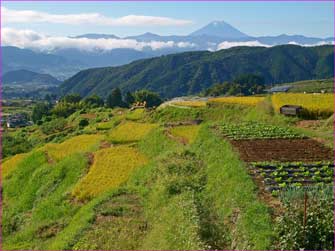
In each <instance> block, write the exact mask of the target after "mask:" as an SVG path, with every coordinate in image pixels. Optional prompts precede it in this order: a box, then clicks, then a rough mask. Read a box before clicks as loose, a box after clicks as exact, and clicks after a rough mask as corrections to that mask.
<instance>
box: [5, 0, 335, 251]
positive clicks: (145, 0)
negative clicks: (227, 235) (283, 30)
mask: <svg viewBox="0 0 335 251" xmlns="http://www.w3.org/2000/svg"><path fill="white" fill-rule="evenodd" d="M2 2H36V3H39V2H61V3H62V4H66V2H69V3H71V2H83V3H89V2H118V3H121V2H134V3H137V4H140V2H152V3H154V2H250V3H252V2H264V4H266V3H265V2H299V3H300V2H301V3H303V2H333V8H334V9H333V13H334V17H333V18H334V19H333V25H334V31H333V32H334V33H333V37H335V1H334V0H238V1H234V0H179V1H178V0H70V1H69V0H34V1H31V0H0V5H2ZM1 25H2V16H1V11H0V27H1V28H2V26H1ZM1 36H2V34H1V32H0V119H1V118H2V70H3V68H2V44H1V42H2V37H1ZM334 42H335V41H334ZM333 48H334V52H335V43H334V45H333ZM333 62H334V72H335V56H334V61H333ZM334 89H335V80H334ZM334 97H335V95H334ZM334 110H335V99H334ZM333 125H334V128H335V118H334V121H333ZM334 145H335V132H334ZM334 162H335V151H334ZM333 182H334V184H335V175H334V180H333ZM333 192H334V195H335V185H334V186H333ZM334 216H335V203H334ZM1 221H2V130H0V222H1ZM334 228H335V217H334ZM334 240H335V235H334ZM0 250H3V249H2V224H0ZM26 251H28V250H26ZM41 251H42V250H41ZM43 251H44V250H43ZM82 251H84V250H82ZM85 251H100V250H85ZM101 251H102V250H101ZM104 251H109V250H104ZM166 251H167V250H166ZM190 251H192V250H190ZM227 251H228V250H227Z"/></svg>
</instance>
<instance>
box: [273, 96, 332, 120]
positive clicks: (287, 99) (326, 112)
mask: <svg viewBox="0 0 335 251" xmlns="http://www.w3.org/2000/svg"><path fill="white" fill-rule="evenodd" d="M272 104H273V107H274V109H275V110H276V111H277V112H279V109H280V107H282V106H283V105H299V106H302V107H303V108H304V113H306V115H307V116H312V117H329V116H331V115H332V114H333V113H334V94H330V93H327V94H319V93H318V94H304V93H278V94H274V95H273V96H272Z"/></svg>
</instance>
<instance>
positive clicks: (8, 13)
mask: <svg viewBox="0 0 335 251" xmlns="http://www.w3.org/2000/svg"><path fill="white" fill-rule="evenodd" d="M1 14H2V17H3V20H4V23H5V24H8V23H54V24H67V25H83V24H93V25H102V26H182V25H188V24H192V21H190V20H182V19H174V18H169V17H159V16H139V15H127V16H123V17H119V18H111V17H107V16H104V15H102V14H100V13H81V14H66V15H64V14H63V15H61V14H50V13H47V12H39V11H33V10H11V9H8V8H5V7H1Z"/></svg>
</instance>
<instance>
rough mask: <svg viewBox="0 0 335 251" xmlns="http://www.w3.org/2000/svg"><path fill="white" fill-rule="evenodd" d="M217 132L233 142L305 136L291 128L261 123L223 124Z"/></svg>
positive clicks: (217, 127)
mask: <svg viewBox="0 0 335 251" xmlns="http://www.w3.org/2000/svg"><path fill="white" fill-rule="evenodd" d="M216 130H217V131H218V132H219V134H220V135H222V136H223V137H226V138H229V139H233V140H239V139H279V138H280V139H293V138H304V135H302V134H300V133H298V132H297V131H295V130H293V129H291V128H288V127H279V126H274V125H268V124H264V123H259V122H244V123H239V124H230V123H229V124H228V123H222V124H219V125H217V126H216Z"/></svg>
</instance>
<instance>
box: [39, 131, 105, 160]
mask: <svg viewBox="0 0 335 251" xmlns="http://www.w3.org/2000/svg"><path fill="white" fill-rule="evenodd" d="M103 139H104V136H103V135H99V134H94V135H79V136H76V137H73V138H71V139H68V140H66V141H64V142H63V143H60V144H55V143H50V144H47V145H45V146H44V147H42V148H40V150H42V151H46V152H47V154H48V156H49V158H51V159H52V160H56V161H59V160H61V159H63V158H65V157H67V156H69V155H71V154H74V153H80V152H82V153H85V152H91V151H95V150H97V149H98V148H99V146H100V142H101V140H103Z"/></svg>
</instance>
